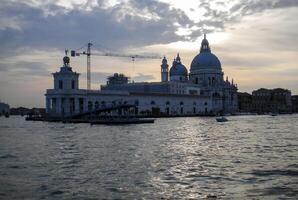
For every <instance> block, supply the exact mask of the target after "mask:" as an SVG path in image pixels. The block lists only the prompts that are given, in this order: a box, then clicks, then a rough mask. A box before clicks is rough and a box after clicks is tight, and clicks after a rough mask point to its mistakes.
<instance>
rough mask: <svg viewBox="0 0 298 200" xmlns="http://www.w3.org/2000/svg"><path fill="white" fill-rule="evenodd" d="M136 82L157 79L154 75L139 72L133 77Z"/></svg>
mask: <svg viewBox="0 0 298 200" xmlns="http://www.w3.org/2000/svg"><path fill="white" fill-rule="evenodd" d="M131 79H132V80H133V81H134V82H148V81H152V80H154V79H155V77H154V76H153V75H146V74H142V73H138V74H137V75H136V76H133V77H131Z"/></svg>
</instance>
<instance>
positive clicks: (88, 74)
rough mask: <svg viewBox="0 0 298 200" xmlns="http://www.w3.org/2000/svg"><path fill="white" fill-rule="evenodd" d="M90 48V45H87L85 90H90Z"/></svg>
mask: <svg viewBox="0 0 298 200" xmlns="http://www.w3.org/2000/svg"><path fill="white" fill-rule="evenodd" d="M91 46H92V43H90V42H89V43H88V47H87V89H88V90H91Z"/></svg>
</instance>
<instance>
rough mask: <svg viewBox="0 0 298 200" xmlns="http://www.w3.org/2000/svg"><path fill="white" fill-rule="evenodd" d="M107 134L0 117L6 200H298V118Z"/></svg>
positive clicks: (209, 121)
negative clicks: (205, 199)
mask: <svg viewBox="0 0 298 200" xmlns="http://www.w3.org/2000/svg"><path fill="white" fill-rule="evenodd" d="M228 119H229V121H228V122H226V123H217V122H216V121H215V118H203V117H192V118H163V119H157V120H156V122H155V123H154V124H144V125H142V124H139V125H125V126H105V125H96V126H90V125H89V124H63V123H47V122H27V121H25V120H24V118H22V117H17V116H11V117H10V118H8V119H6V118H3V117H1V118H0V199H200V198H207V199H209V198H211V199H215V198H217V199H297V198H298V115H280V116H275V117H272V116H237V117H236V116H233V117H228Z"/></svg>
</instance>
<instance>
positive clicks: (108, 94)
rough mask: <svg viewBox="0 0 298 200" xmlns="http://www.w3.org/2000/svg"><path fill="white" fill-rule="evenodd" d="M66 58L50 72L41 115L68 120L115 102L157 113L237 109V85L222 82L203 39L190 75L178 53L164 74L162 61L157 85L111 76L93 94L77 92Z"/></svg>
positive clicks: (216, 62)
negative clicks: (51, 82)
mask: <svg viewBox="0 0 298 200" xmlns="http://www.w3.org/2000/svg"><path fill="white" fill-rule="evenodd" d="M69 61H70V59H69V57H68V56H67V55H66V56H65V57H64V58H63V63H64V65H63V66H62V67H61V68H60V71H59V72H56V73H54V74H53V75H54V88H53V89H48V90H47V91H46V94H45V96H46V112H47V114H48V115H51V116H58V117H60V116H71V115H73V114H77V113H82V112H88V111H93V110H96V109H99V108H104V107H105V106H107V105H114V104H117V105H118V104H133V105H135V106H136V110H137V113H136V114H143V113H149V115H150V114H152V113H155V114H156V115H158V114H159V113H160V114H162V115H198V114H217V113H233V112H236V111H237V110H238V100H237V85H236V84H234V82H233V80H232V81H231V82H230V81H229V80H228V78H227V79H226V80H224V73H223V71H222V67H221V63H220V61H219V59H218V58H217V56H216V55H214V54H213V53H211V49H210V46H209V42H208V40H207V39H206V36H205V37H204V39H203V40H202V43H201V49H200V53H199V54H198V55H197V56H195V57H194V59H193V61H192V63H191V66H190V73H189V72H188V70H187V68H186V67H185V66H184V65H183V64H182V61H181V58H180V56H179V54H178V55H177V57H176V58H175V59H174V61H173V64H172V66H171V68H170V70H169V66H168V64H167V63H168V61H167V59H166V58H165V57H164V58H163V60H162V63H161V65H160V69H161V81H160V82H149V83H148V82H138V83H129V78H128V77H126V76H125V75H123V74H117V73H115V74H114V75H113V76H110V77H108V79H107V84H106V85H103V86H101V89H100V90H99V89H97V90H84V89H79V74H78V73H76V72H73V70H72V67H71V66H70V64H69V63H70V62H69Z"/></svg>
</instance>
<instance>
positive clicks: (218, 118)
mask: <svg viewBox="0 0 298 200" xmlns="http://www.w3.org/2000/svg"><path fill="white" fill-rule="evenodd" d="M216 121H217V122H227V121H229V120H228V119H227V118H225V117H224V116H221V117H216Z"/></svg>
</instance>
